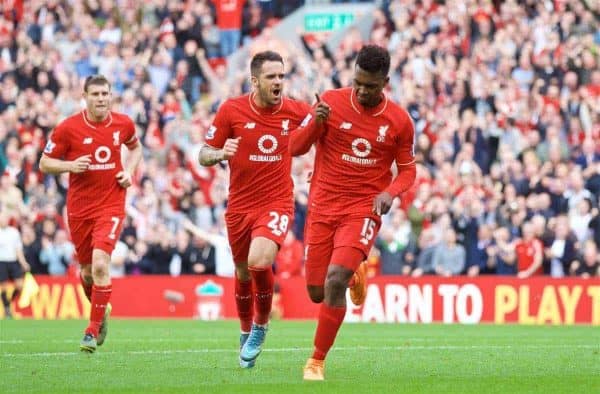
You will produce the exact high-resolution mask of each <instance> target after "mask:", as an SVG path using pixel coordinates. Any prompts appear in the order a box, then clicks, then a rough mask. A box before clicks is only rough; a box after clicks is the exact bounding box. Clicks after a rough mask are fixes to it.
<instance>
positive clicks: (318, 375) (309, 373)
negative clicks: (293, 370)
mask: <svg viewBox="0 0 600 394" xmlns="http://www.w3.org/2000/svg"><path fill="white" fill-rule="evenodd" d="M304 380H325V360H315V359H314V358H309V359H308V361H306V365H305V366H304Z"/></svg>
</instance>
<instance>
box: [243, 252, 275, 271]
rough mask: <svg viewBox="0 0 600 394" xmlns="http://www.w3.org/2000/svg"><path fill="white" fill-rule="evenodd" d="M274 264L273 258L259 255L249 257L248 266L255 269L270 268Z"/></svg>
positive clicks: (263, 254)
mask: <svg viewBox="0 0 600 394" xmlns="http://www.w3.org/2000/svg"><path fill="white" fill-rule="evenodd" d="M272 264H273V258H272V256H270V255H269V254H267V253H257V254H254V255H252V256H249V257H248V266H249V267H253V268H268V267H270V266H271V265H272Z"/></svg>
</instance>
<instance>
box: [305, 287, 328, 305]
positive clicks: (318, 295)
mask: <svg viewBox="0 0 600 394" xmlns="http://www.w3.org/2000/svg"><path fill="white" fill-rule="evenodd" d="M306 289H307V290H308V296H309V297H310V300H311V301H312V302H314V303H315V304H320V303H321V302H323V299H325V291H324V289H323V287H322V286H306Z"/></svg>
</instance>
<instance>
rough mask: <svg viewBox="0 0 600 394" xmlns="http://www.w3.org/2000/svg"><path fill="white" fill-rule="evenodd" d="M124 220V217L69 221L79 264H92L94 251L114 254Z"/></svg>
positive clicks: (71, 219)
mask: <svg viewBox="0 0 600 394" xmlns="http://www.w3.org/2000/svg"><path fill="white" fill-rule="evenodd" d="M123 219H124V216H100V217H97V218H93V219H73V218H70V219H69V230H70V232H71V239H72V240H73V244H74V245H75V251H76V252H77V260H78V261H79V264H81V265H87V264H91V263H92V251H93V250H94V249H100V250H103V251H105V252H106V253H108V254H111V253H112V251H113V249H114V248H115V244H116V243H117V241H118V240H119V235H120V234H121V230H122V228H123Z"/></svg>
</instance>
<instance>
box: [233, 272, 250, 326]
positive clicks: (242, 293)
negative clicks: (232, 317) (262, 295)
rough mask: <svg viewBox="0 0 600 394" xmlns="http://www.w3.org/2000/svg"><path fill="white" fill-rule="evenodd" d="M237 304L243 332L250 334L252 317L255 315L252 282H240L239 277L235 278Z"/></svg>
mask: <svg viewBox="0 0 600 394" xmlns="http://www.w3.org/2000/svg"><path fill="white" fill-rule="evenodd" d="M235 304H236V306H237V312H238V316H239V318H240V328H241V330H242V332H250V329H251V328H252V316H253V315H254V309H253V300H252V280H249V281H246V282H240V280H239V279H238V278H237V277H236V278H235Z"/></svg>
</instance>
